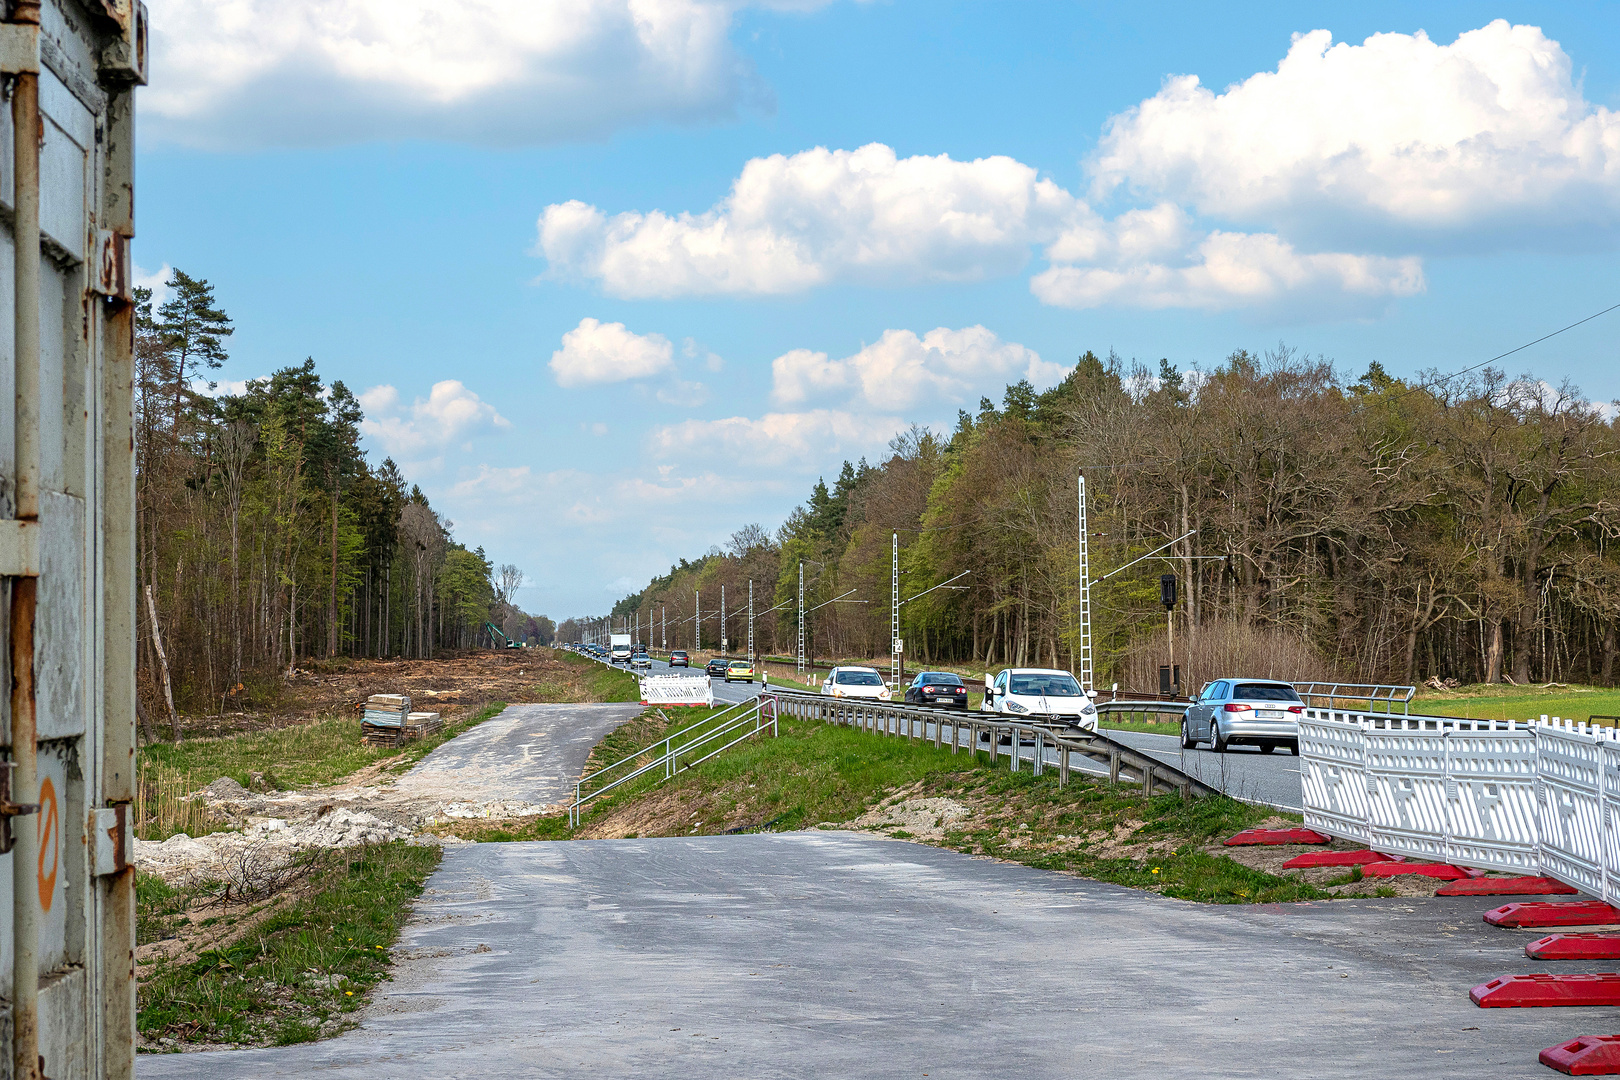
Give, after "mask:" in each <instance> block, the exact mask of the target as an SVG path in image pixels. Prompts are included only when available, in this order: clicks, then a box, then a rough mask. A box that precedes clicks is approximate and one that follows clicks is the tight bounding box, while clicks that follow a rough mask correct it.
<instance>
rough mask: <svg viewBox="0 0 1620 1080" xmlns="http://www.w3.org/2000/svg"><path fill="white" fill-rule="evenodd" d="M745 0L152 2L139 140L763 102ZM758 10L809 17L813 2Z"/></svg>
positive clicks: (328, 133) (466, 138) (470, 134)
mask: <svg viewBox="0 0 1620 1080" xmlns="http://www.w3.org/2000/svg"><path fill="white" fill-rule="evenodd" d="M745 6H750V5H749V4H747V3H746V2H745V0H546V2H544V3H535V2H534V0H151V3H150V8H151V26H152V31H151V42H152V45H151V47H152V73H153V74H152V85H151V87H150V88H148V89H147V90H145V91H143V92H142V93H143V97H142V99H141V112H142V117H143V124H142V127H143V134H156V136H157V137H158V138H160V139H163V140H167V141H173V142H180V143H185V144H190V145H204V146H262V145H310V144H323V143H336V142H344V141H351V140H372V139H401V138H441V139H451V140H455V141H458V142H484V143H496V144H516V143H533V142H552V141H557V140H564V139H580V138H585V139H599V138H601V137H603V136H605V135H607V134H609V133H611V132H612V131H614V130H617V129H619V128H622V127H624V126H626V125H631V124H638V123H646V122H649V121H654V122H656V121H664V122H674V123H681V124H689V123H699V122H707V121H714V120H720V119H724V118H727V117H730V116H734V115H736V114H737V112H738V111H739V109H741V108H743V107H746V106H748V105H750V104H757V105H762V106H766V107H768V106H769V93H768V91H767V90H766V89H765V88H764V87H763V85H762V84H761V83H760V81H759V79H758V77H757V76H756V75H755V74H754V73H753V71H752V69H751V68H750V66H749V65H748V64H747V62H746V61H745V60H743V59H742V57H740V56H739V55H738V54H737V52H736V51H735V50H734V49H733V48H732V47H731V44H730V41H729V39H728V35H729V32H730V29H731V25H732V18H733V15H734V13H735V12H736V10H737V9H738V8H741V7H745ZM752 6H767V7H799V8H805V7H814V6H816V2H815V0H807V2H803V3H765V4H756V5H752Z"/></svg>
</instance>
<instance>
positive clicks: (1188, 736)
mask: <svg viewBox="0 0 1620 1080" xmlns="http://www.w3.org/2000/svg"><path fill="white" fill-rule="evenodd" d="M1197 745H1198V744H1197V743H1196V742H1194V741H1193V737H1192V729H1191V728H1189V727H1188V726H1187V718H1186V717H1185V716H1183V717H1182V718H1181V748H1182V749H1183V750H1191V749H1192V748H1193V747H1195V746H1197Z"/></svg>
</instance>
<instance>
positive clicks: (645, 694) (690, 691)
mask: <svg viewBox="0 0 1620 1080" xmlns="http://www.w3.org/2000/svg"><path fill="white" fill-rule="evenodd" d="M641 703H642V704H643V705H702V706H705V707H709V708H712V707H713V706H714V687H713V686H712V685H711V684H710V682H709V677H708V676H707V675H702V674H699V675H648V676H645V677H644V678H642V680H641Z"/></svg>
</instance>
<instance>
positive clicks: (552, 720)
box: [392, 702, 641, 813]
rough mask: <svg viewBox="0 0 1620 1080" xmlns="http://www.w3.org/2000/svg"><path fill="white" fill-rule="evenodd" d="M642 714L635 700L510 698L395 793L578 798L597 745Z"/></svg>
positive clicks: (536, 803) (485, 799) (478, 798)
mask: <svg viewBox="0 0 1620 1080" xmlns="http://www.w3.org/2000/svg"><path fill="white" fill-rule="evenodd" d="M640 713H641V705H640V704H638V703H636V702H630V703H629V704H615V705H601V704H589V705H508V706H507V707H506V708H505V709H504V710H502V711H501V714H500V715H499V716H495V717H492V718H491V719H489V720H485V721H484V722H483V723H482V724H479V725H478V726H477V727H475V728H473V729H472V730H470V731H468V732H467V733H466V734H463V735H458V736H457V737H456V738H454V739H451V740H450V741H449V742H447V743H445V744H444V745H442V746H440V747H438V748H437V749H435V750H434V751H433V752H432V753H431V754H429V755H428V756H427V757H425V758H423V759H422V761H421V762H420V763H419V764H418V765H417V766H416V767H415V768H413V769H412V770H411V771H410V772H408V773H406V774H405V775H404V776H402V777H400V780H399V783H398V785H396V786H395V788H394V789H393V792H392V794H393V795H395V796H400V797H411V798H415V797H422V798H433V799H440V800H452V801H453V800H455V799H457V798H462V799H465V800H467V801H469V802H477V803H480V804H492V803H505V804H511V805H513V806H519V805H521V806H530V807H550V806H553V805H555V804H556V803H558V802H560V801H562V800H563V799H564V798H569V799H571V798H573V795H574V781H576V780H578V779H579V774H580V773H581V772H582V771H583V770H584V768H585V759H586V758H588V757H589V756H590V753H591V747H593V746H595V745H596V744H597V743H599V742H601V741H602V738H603V737H604V736H606V735H607V734H608V733H609V732H611V731H612V730H613V729H614V728H616V727H618V726H619V725H620V724H623V723H625V722H626V721H628V720H631V719H634V718H635V717H636V716H638V715H640ZM525 812H527V813H536V812H538V811H536V810H533V809H531V810H528V811H525Z"/></svg>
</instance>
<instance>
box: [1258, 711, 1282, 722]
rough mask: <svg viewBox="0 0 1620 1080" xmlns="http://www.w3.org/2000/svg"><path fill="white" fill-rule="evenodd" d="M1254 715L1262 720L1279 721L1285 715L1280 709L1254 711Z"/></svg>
mask: <svg viewBox="0 0 1620 1080" xmlns="http://www.w3.org/2000/svg"><path fill="white" fill-rule="evenodd" d="M1254 714H1255V715H1256V716H1258V717H1259V718H1260V719H1262V720H1281V719H1282V718H1283V717H1284V716H1285V715H1287V714H1285V713H1284V712H1283V711H1282V710H1281V709H1256V710H1255V713H1254Z"/></svg>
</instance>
